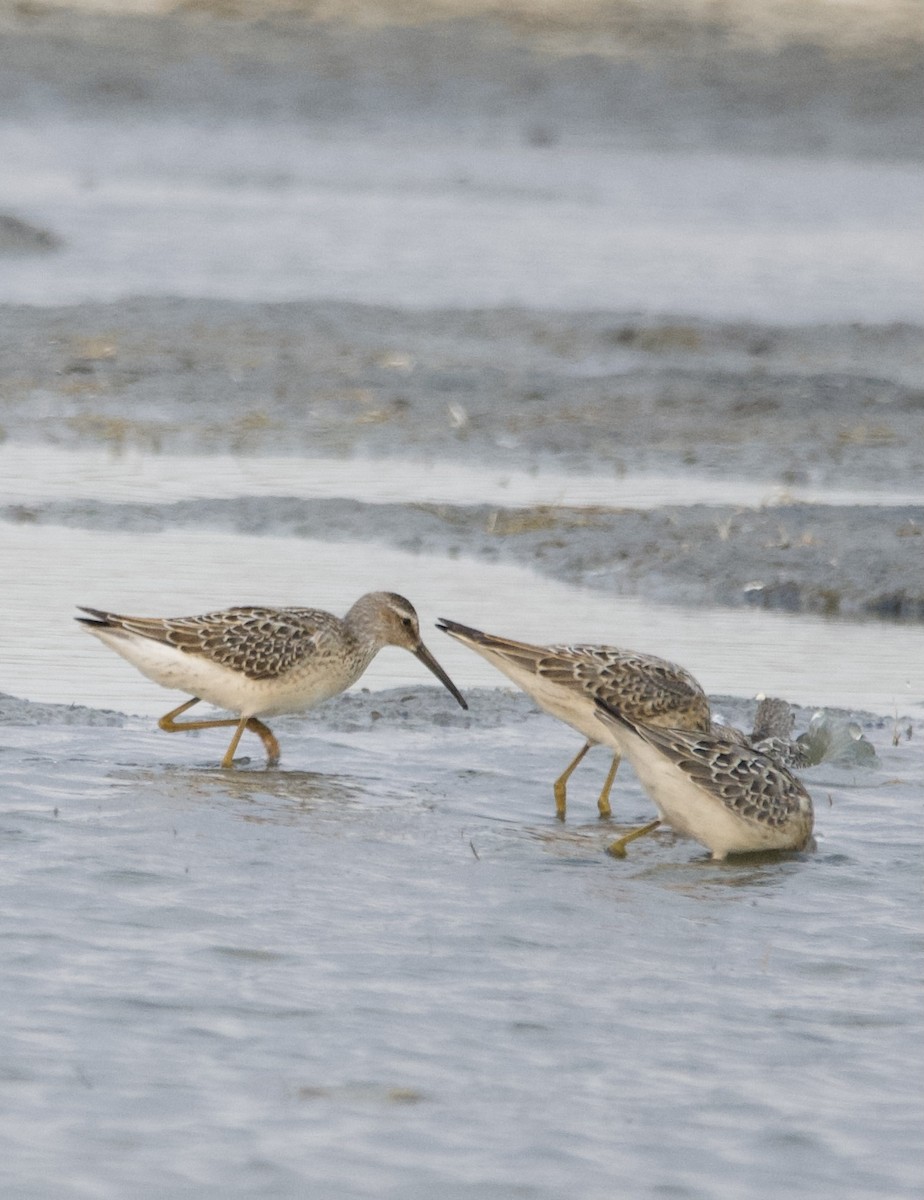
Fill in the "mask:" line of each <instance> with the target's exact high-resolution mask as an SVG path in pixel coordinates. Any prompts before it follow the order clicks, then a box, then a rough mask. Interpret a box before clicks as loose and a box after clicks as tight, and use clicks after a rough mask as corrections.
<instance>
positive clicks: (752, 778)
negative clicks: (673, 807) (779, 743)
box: [635, 725, 811, 827]
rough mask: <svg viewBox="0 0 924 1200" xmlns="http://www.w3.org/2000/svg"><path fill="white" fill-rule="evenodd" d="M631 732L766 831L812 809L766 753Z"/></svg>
mask: <svg viewBox="0 0 924 1200" xmlns="http://www.w3.org/2000/svg"><path fill="white" fill-rule="evenodd" d="M635 731H636V733H638V734H639V736H640V737H643V738H644V739H645V740H646V741H648V742H649V743H650V744H651V745H653V746H655V747H656V748H657V749H658V750H660V751H661V753H662V754H664V756H665V757H666V758H668V759H669V760H670V761H671V762H673V763H675V764H676V765H677V766H678V767H679V768H680V769H681V770H682V771H683V772H684V773H685V774H686V775H688V776H689V778H690V779H691V780H693V782H694V783H696V784H698V785H699V786H700V787H702V788H704V789H705V790H706V791H708V792H709V793H711V794H712V795H714V796H716V797H718V798H719V799H721V800H722V802H723V803H724V804H725V805H726V807H727V808H729V809H731V810H732V811H733V812H736V813H738V814H739V815H741V816H743V817H748V818H750V819H751V820H753V821H759V822H761V823H762V824H764V825H768V826H771V827H774V826H780V825H784V824H786V823H787V822H788V821H790V820H792V818H793V817H795V816H797V815H798V814H800V813H804V812H805V811H806V810H807V809H808V810H810V809H811V798H810V796H809V794H808V792H807V791H806V790H805V788H804V787H803V786H802V784H801V783H800V782H799V781H798V779H796V778H795V777H794V776H793V775H791V774H790V773H789V771H787V770H786V769H785V768H784V767H782V766H780V765H779V764H778V763H777V762H775V761H774V760H773V759H772V758H770V757H769V756H768V755H766V754H762V753H760V751H758V750H754V749H748V748H747V747H744V746H740V745H738V744H736V743H734V742H732V741H729V740H728V739H725V738H717V737H713V736H709V735H708V734H707V735H705V736H699V735H697V734H695V733H687V732H686V731H685V730H681V729H657V728H655V727H653V726H651V727H646V726H644V725H639V726H636V727H635Z"/></svg>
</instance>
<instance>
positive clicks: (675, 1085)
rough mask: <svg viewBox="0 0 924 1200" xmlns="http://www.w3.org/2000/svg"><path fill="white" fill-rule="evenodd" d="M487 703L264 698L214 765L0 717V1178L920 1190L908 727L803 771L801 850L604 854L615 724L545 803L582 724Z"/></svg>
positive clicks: (399, 1187)
mask: <svg viewBox="0 0 924 1200" xmlns="http://www.w3.org/2000/svg"><path fill="white" fill-rule="evenodd" d="M424 692H425V700H427V699H428V698H429V700H430V702H431V703H432V704H433V705H434V707H435V708H439V707H440V705H441V703H442V701H441V699H440V697H439V694H438V691H437V689H429V688H427V689H424ZM490 696H491V693H482V694H480V695H479V697H478V701H479V702H478V704H477V705H476V708H475V710H474V712H473V718H472V721H471V728H469V729H465V728H464V727H461V726H457V725H450V726H449V727H446V726H440V725H439V724H437V725H433V724H431V723H430V722H429V721H428V720H426V719H424V718H422V717H420V716H419V715H418V716H416V717H415V716H414V715H413V713H412V714H411V716H410V717H409V718H408V719H406V720H402V719H400V709H401V707H402V704H401V702H400V700H397V699H395V700H393V701H392V702H391V708H388V707H387V706H382V705H381V702H380V706H381V707H385V711H384V715H383V717H382V719H381V720H378V721H373V722H371V723H370V722H369V721H368V718H366V720H365V721H364V722H362V723H361V724H360V725H357V722H356V721H353V720H351V721H344V720H343V719H342V718H337V717H336V716H335V717H334V718H332V719H330V720H325V719H324V718H323V717H320V716H319V717H312V718H309V719H308V720H307V721H306V722H304V721H290V722H284V723H283V725H282V729H281V731H280V732H281V734H282V736H283V753H284V762H285V764H286V767H287V769H285V770H276V771H264V770H261V769H244V770H240V771H239V772H237V773H234V774H230V773H227V772H221V771H219V770H216V769H214V768H213V767H212V766H210V765H208V764H209V763H210V761H214V757H213V756H214V752H215V747H214V745H213V744H212V739H214V737H215V735H214V734H212V735H210V736H209V735H205V734H203V735H200V736H198V737H196V736H190V735H184V736H182V737H175V738H168V737H167V736H166V735H164V734H160V733H158V732H157V731H155V730H152V729H150V728H147V727H145V726H143V725H142V724H141V723H136V722H132V723H130V725H129V726H128V727H127V728H122V729H117V728H116V729H98V728H94V729H87V728H82V727H79V726H72V725H64V724H60V723H56V722H55V721H54V720H52V721H51V723H50V724H45V725H40V726H37V727H24V726H22V725H19V724H15V723H14V724H7V725H3V726H0V756H2V762H3V766H4V779H5V785H4V791H3V796H2V803H0V833H2V836H0V854H2V857H3V869H2V883H0V891H2V910H0V911H2V914H3V915H2V919H0V941H2V946H3V961H4V970H3V971H2V972H0V1005H2V1010H3V1012H4V1013H5V1014H6V1015H5V1019H4V1029H3V1033H2V1040H3V1043H4V1046H5V1049H4V1053H3V1073H2V1086H0V1106H2V1110H3V1120H2V1122H0V1145H2V1147H3V1153H2V1155H0V1185H2V1190H3V1193H4V1194H5V1195H9V1196H14V1195H15V1196H16V1197H17V1200H19V1198H20V1197H21V1198H23V1200H32V1198H33V1197H34V1198H36V1200H37V1198H38V1197H46V1196H50V1195H54V1196H55V1197H59V1198H60V1197H63V1198H66V1200H69V1198H70V1197H84V1196H91V1195H92V1196H94V1197H99V1198H100V1200H108V1198H110V1197H111V1198H112V1200H122V1198H123V1197H124V1196H126V1195H131V1196H133V1197H139V1198H141V1200H144V1198H145V1197H151V1198H152V1200H154V1198H155V1197H156V1198H157V1200H160V1198H161V1197H163V1196H165V1195H171V1196H181V1195H189V1196H196V1197H197V1198H199V1197H218V1196H247V1197H255V1196H266V1197H274V1198H284V1197H285V1198H287V1197H292V1198H293V1200H294V1198H295V1197H302V1196H304V1195H306V1194H309V1193H310V1194H312V1195H324V1196H325V1197H331V1198H332V1200H339V1198H349V1200H352V1198H354V1197H355V1198H359V1197H394V1198H395V1200H397V1198H398V1197H401V1200H405V1198H406V1197H409V1196H412V1197H421V1198H423V1197H430V1196H433V1195H440V1196H450V1197H472V1198H474V1197H478V1200H483V1198H485V1197H489V1198H491V1197H495V1198H497V1200H501V1198H504V1200H506V1198H507V1197H510V1196H514V1195H516V1196H524V1197H530V1198H531V1200H552V1198H558V1197H561V1196H563V1195H572V1196H574V1195H580V1196H581V1197H585V1198H589V1200H593V1198H600V1200H603V1198H607V1200H608V1198H609V1197H611V1196H613V1195H614V1194H622V1188H623V1187H624V1183H625V1181H626V1180H628V1179H631V1181H632V1184H631V1192H632V1195H633V1196H650V1197H659V1196H661V1197H663V1196H665V1195H671V1196H684V1197H691V1198H702V1200H707V1198H708V1200H721V1198H723V1197H728V1198H729V1200H732V1198H734V1200H739V1198H740V1197H742V1196H748V1197H764V1196H766V1197H770V1196H779V1195H782V1194H786V1195H798V1196H817V1197H819V1198H820V1197H830V1196H832V1195H837V1196H840V1197H844V1198H846V1200H853V1198H857V1200H859V1198H861V1197H862V1198H866V1197H873V1196H877V1197H884V1196H888V1197H890V1200H899V1198H904V1197H908V1198H909V1200H910V1197H911V1196H912V1195H914V1194H915V1189H916V1186H917V1183H918V1182H919V1180H920V1172H921V1169H922V1165H924V1164H922V1152H921V1142H920V1137H919V1132H920V1117H921V1115H922V1114H921V1109H922V1104H921V1091H920V1082H919V1081H920V1078H921V1072H920V1069H919V1068H920V1067H921V1066H924V1064H922V1062H921V1058H922V1054H921V1047H922V1044H924V1041H922V1036H921V1035H922V1033H924V1030H922V1027H921V1026H922V1015H921V1007H920V991H919V988H920V984H921V982H922V981H921V967H920V964H921V955H920V950H921V929H920V923H919V902H920V856H921V850H922V842H924V838H922V828H921V809H922V806H921V802H922V800H924V790H922V784H921V780H922V778H924V758H922V753H921V745H922V742H921V735H922V733H924V729H922V726H921V724H920V723H918V726H917V734H916V738H915V740H914V741H912V742H903V743H902V745H901V746H899V747H897V748H893V747H892V746H891V744H890V737H889V730H888V728H877V727H875V726H868V728H867V735H868V736H869V737H870V738H872V739H873V740H874V742H875V744H876V748H877V750H878V752H879V755H880V758H881V762H880V764H879V765H878V767H877V768H875V769H874V770H871V771H863V772H857V773H856V776H855V777H851V775H850V774H849V773H845V772H837V771H833V770H831V769H826V768H825V767H824V766H822V767H818V768H815V769H814V771H813V772H810V773H809V780H808V782H809V785H810V787H811V788H812V790H813V792H814V794H815V799H816V806H817V832H818V849H817V851H816V852H815V853H813V854H806V855H798V856H795V857H793V858H790V859H783V860H775V861H755V862H749V861H746V860H739V861H738V862H732V863H725V864H712V863H710V862H709V861H708V859H706V858H705V857H704V855H703V853H702V852H701V851H700V850H699V849H698V848H697V847H696V846H695V845H693V844H692V843H690V842H686V841H682V840H679V839H675V838H674V837H673V836H672V835H671V834H670V833H667V832H665V833H660V834H657V835H655V836H654V837H651V838H649V839H646V840H643V841H642V842H640V843H638V844H637V846H636V847H635V848H634V853H633V854H632V855H631V857H630V858H629V859H627V860H626V861H624V862H615V861H614V860H612V859H609V858H607V857H606V856H605V854H604V853H603V846H604V845H605V843H606V841H607V840H608V839H609V838H610V837H611V836H612V834H613V830H614V828H615V826H614V825H613V824H609V823H608V824H600V823H598V822H596V821H593V822H591V814H592V813H593V812H594V811H595V810H594V807H593V801H594V797H595V795H596V791H595V789H596V788H597V787H598V786H599V782H600V779H601V778H602V774H603V770H604V761H605V759H604V757H603V752H602V751H597V752H595V755H591V756H590V759H589V760H588V765H586V766H584V767H582V768H581V770H580V771H579V772H578V773H577V774H576V775H575V777H574V779H573V781H572V785H571V797H570V813H569V820H568V822H567V824H566V825H565V826H561V825H560V824H559V823H558V822H557V821H556V820H555V819H554V816H553V809H552V801H551V793H550V782H551V779H552V778H553V777H554V776H555V775H556V774H557V773H558V772H559V770H560V769H561V767H562V766H563V764H564V762H565V761H566V760H567V757H568V755H569V754H570V753H571V752H572V751H573V750H574V748H575V744H576V742H577V737H576V735H574V734H573V733H571V732H570V731H569V730H567V729H566V728H565V727H564V726H561V725H559V724H557V723H555V722H553V721H551V720H550V719H548V718H545V717H543V716H541V715H538V714H537V715H534V716H528V715H527V716H526V717H525V718H522V717H521V718H519V719H517V720H512V719H510V717H509V714H505V713H504V712H502V711H499V710H498V711H497V712H493V711H492V702H491V700H490ZM473 699H474V698H473ZM449 704H450V705H451V701H450V702H449ZM422 711H424V712H425V711H426V704H425V705H424V707H423V710H422ZM441 711H445V710H441ZM459 719H460V720H464V718H462V716H461V714H460V717H459ZM306 766H307V767H309V768H310V769H309V770H306V769H305V767H306ZM614 798H615V802H616V806H615V811H616V817H617V821H618V822H637V821H640V820H643V819H646V818H647V815H648V811H649V809H648V805H647V803H646V801H645V800H644V798H643V796H642V794H641V793H640V791H639V789H638V786H637V784H636V783H635V782H634V779H633V778H632V775H631V772H629V771H627V770H625V769H624V770H623V771H622V772H621V773H620V776H619V779H618V781H617V792H616V793H615V796H614ZM588 822H591V823H588Z"/></svg>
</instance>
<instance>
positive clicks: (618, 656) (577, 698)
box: [437, 619, 710, 818]
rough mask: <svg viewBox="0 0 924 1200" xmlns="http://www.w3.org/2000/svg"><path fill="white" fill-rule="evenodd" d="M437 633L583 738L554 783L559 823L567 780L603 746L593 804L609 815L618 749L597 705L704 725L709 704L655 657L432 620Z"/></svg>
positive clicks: (690, 681)
mask: <svg viewBox="0 0 924 1200" xmlns="http://www.w3.org/2000/svg"><path fill="white" fill-rule="evenodd" d="M437 628H438V629H442V630H443V631H444V632H445V633H448V634H450V635H451V636H452V637H454V638H456V639H457V640H458V641H460V642H462V643H463V644H464V645H466V646H469V647H470V648H471V649H472V650H474V651H476V652H477V653H478V654H480V655H481V656H482V657H483V658H485V659H487V661H488V662H489V663H491V665H492V666H494V667H496V668H497V669H498V670H499V671H502V672H503V673H504V674H505V675H506V676H507V677H508V678H509V679H512V680H513V682H514V683H515V684H517V685H518V686H519V687H521V688H522V689H523V691H524V692H526V693H527V694H528V695H530V696H532V698H533V699H534V700H535V701H536V703H537V704H538V705H539V707H540V708H542V709H544V710H545V712H547V713H550V714H551V715H552V716H553V717H558V719H559V720H561V721H564V722H565V723H566V724H568V725H570V726H571V727H572V728H573V729H576V730H577V731H578V732H579V733H582V734H583V735H584V737H585V738H586V739H587V742H586V744H585V745H584V747H583V748H582V749H581V750H580V751H579V752H578V754H577V756H576V757H575V758H574V759H572V761H571V763H570V764H569V765H568V767H567V768H566V770H565V771H564V773H563V774H562V775H561V776H560V777H559V778H558V779H557V780H556V782H555V801H556V809H557V812H558V815H559V817H562V818H564V816H565V812H566V803H567V800H566V792H565V785H566V783H567V781H568V778H569V777H570V775H571V773H572V771H573V770H574V768H575V767H576V766H577V765H578V763H579V762H580V761H581V759H582V758H583V757H584V755H585V754H586V753H587V751H588V750H589V749H590V747H591V746H592V745H593V744H595V743H597V742H606V743H607V745H609V746H611V747H612V749H613V750H614V751H615V752H616V753H615V754H614V757H613V764H612V766H611V768H610V773H609V775H608V776H607V780H606V783H605V784H604V788H603V791H602V793H601V795H600V799H599V801H598V808H599V811H600V815H601V816H609V815H610V811H611V810H610V804H609V792H610V787H611V786H612V782H613V777H614V776H615V774H616V769H617V768H618V766H619V759H620V756H621V754H622V746H621V744H620V736H619V734H618V733H613V732H612V731H609V730H604V729H603V727H602V726H601V725H600V723H599V721H597V719H596V703H597V701H603V702H604V703H605V704H608V705H611V706H613V707H618V708H619V709H620V711H622V712H626V713H628V714H630V715H631V716H632V718H633V719H634V720H638V721H644V722H646V723H647V724H650V725H666V726H676V727H678V728H682V729H693V730H707V729H708V728H709V726H710V715H709V701H708V700H707V699H706V695H705V693H704V692H703V689H702V688H701V687H700V686H699V684H698V683H697V682H696V680H695V679H694V678H693V676H692V675H691V674H690V673H689V672H688V671H685V670H684V669H683V667H679V666H677V665H676V663H671V662H668V661H667V660H666V659H663V658H657V657H656V656H655V655H653V654H639V653H636V652H635V651H632V650H621V649H619V648H617V647H615V646H593V645H590V646H588V645H574V646H566V645H556V646H533V645H530V644H529V643H527V642H515V641H512V640H511V639H509V638H504V637H496V636H494V635H493V634H490V633H482V632H481V630H479V629H471V628H469V627H468V626H467V625H460V624H458V623H457V622H455V621H447V620H443V619H441V620H439V621H437Z"/></svg>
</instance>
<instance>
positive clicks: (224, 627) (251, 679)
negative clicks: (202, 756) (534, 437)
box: [77, 592, 468, 767]
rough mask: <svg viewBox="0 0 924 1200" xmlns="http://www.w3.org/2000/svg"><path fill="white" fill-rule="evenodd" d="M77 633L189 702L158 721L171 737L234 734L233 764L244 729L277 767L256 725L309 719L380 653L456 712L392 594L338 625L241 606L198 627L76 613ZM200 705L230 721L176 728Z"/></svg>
mask: <svg viewBox="0 0 924 1200" xmlns="http://www.w3.org/2000/svg"><path fill="white" fill-rule="evenodd" d="M81 612H85V613H87V614H88V616H86V617H78V618H77V620H78V621H79V622H80V623H81V624H82V625H83V627H84V628H85V629H86V630H87V631H88V632H89V633H92V634H95V636H96V637H98V638H99V639H100V641H101V642H105V643H106V645H107V646H110V647H111V648H112V649H113V650H115V651H116V652H117V653H118V654H121V655H122V657H123V658H127V659H128V661H129V662H130V663H132V665H133V666H135V667H137V668H138V670H139V671H141V672H142V674H144V675H146V676H147V677H148V678H149V679H153V680H154V682H155V683H159V684H160V685H161V686H162V687H167V688H176V690H177V691H180V692H187V693H189V694H190V695H191V696H192V697H193V699H192V700H187V701H185V703H183V704H181V705H179V707H177V708H174V709H172V710H171V711H170V712H168V713H167V714H166V716H163V717H161V719H160V721H159V725H160V728H161V729H163V730H166V732H168V733H177V732H179V731H180V730H184V729H214V728H218V727H221V726H231V725H233V726H235V732H234V736H233V737H232V739H231V744H230V746H229V747H228V749H227V752H226V753H225V756H224V758H223V759H222V760H221V765H222V766H223V767H230V766H232V765H233V762H234V752H235V750H236V749H237V746H238V742H239V741H240V740H241V735H242V734H243V732H244V730H245V729H249V730H250V731H251V733H256V734H258V735H259V737H260V738H261V740H262V742H263V745H264V747H265V749H266V755H267V765H269V766H275V764H276V763H277V762H278V761H279V743H278V742H277V741H276V738H275V737H274V736H273V733H272V732H271V730H270V729H269V728H268V727H267V726H266V725H264V723H263V722H262V721H261V720H260V719H259V718H260V717H269V716H276V715H278V714H280V713H299V712H306V711H307V710H308V709H310V708H314V707H315V706H316V705H318V704H320V703H321V702H322V701H324V700H328V699H330V697H331V696H336V695H337V694H338V693H340V692H342V691H345V690H346V689H347V688H348V687H349V686H350V685H351V684H353V683H355V682H356V680H357V679H359V677H360V676H361V675H362V673H363V672H364V671H365V669H366V668H367V667H368V666H369V664H370V662H372V660H373V658H375V656H376V654H378V652H379V651H380V650H381V649H382V648H383V647H384V646H401V647H403V648H404V649H405V650H410V652H411V653H412V654H413V655H414V656H415V657H416V658H418V659H420V661H421V662H422V663H423V664H424V666H426V667H428V668H429V669H430V670H431V671H432V672H433V674H434V675H435V676H436V677H437V679H439V680H440V682H441V683H442V684H443V685H444V686H445V687H446V688H448V690H449V691H450V692H451V693H452V695H453V696H454V697H455V698H456V700H457V701H458V702H459V704H460V705H461V706H462V707H463V708H467V707H468V705H467V704H466V702H465V700H464V698H463V696H462V693H461V692H460V691H459V689H458V688H457V687H456V685H455V684H454V683H453V682H452V680H451V679H450V678H449V676H448V675H447V674H446V672H445V671H444V670H443V668H442V667H441V666H440V664H439V663H438V662H437V661H436V659H435V658H434V657H433V655H432V654H431V653H430V651H429V650H428V649H427V648H426V646H425V645H424V644H423V641H422V640H421V637H420V627H419V624H418V620H417V613H416V612H415V611H414V607H413V605H412V604H411V603H410V602H409V601H408V600H405V599H404V597H403V596H398V595H395V593H394V592H369V593H367V594H366V595H365V596H361V597H360V598H359V599H358V600H357V601H356V603H355V604H354V605H353V607H352V608H351V609H350V611H349V612H348V613H347V614H346V616H345V617H342V618H341V617H335V616H333V614H331V613H329V612H324V611H323V609H319V608H262V607H258V606H249V605H245V606H239V607H236V608H226V609H221V610H220V611H218V612H209V613H204V614H203V615H201V616H197V617H126V616H120V615H119V614H118V613H111V612H103V611H101V610H99V609H96V608H81ZM200 700H206V701H208V703H209V704H214V705H216V706H217V707H218V708H224V709H227V710H229V711H230V712H233V713H237V716H236V717H235V718H222V719H218V720H205V721H177V720H176V718H177V717H178V716H179V715H180V714H181V713H183V712H185V711H186V710H187V709H188V708H191V707H192V706H193V705H194V704H198V703H199V701H200Z"/></svg>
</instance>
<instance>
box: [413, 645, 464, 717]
mask: <svg viewBox="0 0 924 1200" xmlns="http://www.w3.org/2000/svg"><path fill="white" fill-rule="evenodd" d="M413 654H414V657H415V658H419V659H420V661H421V662H422V663H423V665H424V666H425V667H428V668H429V669H430V670H431V671H432V672H433V674H434V675H435V676H436V677H437V679H438V680H439V681H440V683H441V684H442V685H443V687H445V688H446V689H447V691H450V692H452V694H453V696H455V698H456V700H458V702H459V704H460V705H461V706H462V707H463V708H468V704H467V703H466V701H465V697H464V696H463V695H462V693H461V692H460V691H459V689H458V688H457V687H456V685H455V684H454V683H453V682H452V680H451V679H450V678H449V676H448V675H447V674H446V672H445V671H444V670H443V668H442V667H441V666H440V664H439V663H438V662H437V661H436V659H435V658H434V657H433V655H432V654H431V653H430V651H429V650H428V649H427V647H426V646H425V645H424V644H423V642H421V643H420V645H419V646H418V647H417V649H416V650H414V651H413Z"/></svg>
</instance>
